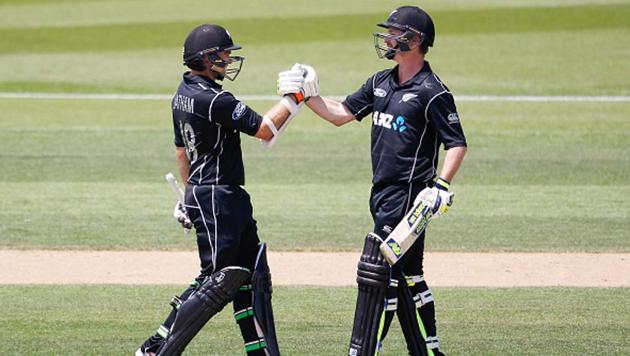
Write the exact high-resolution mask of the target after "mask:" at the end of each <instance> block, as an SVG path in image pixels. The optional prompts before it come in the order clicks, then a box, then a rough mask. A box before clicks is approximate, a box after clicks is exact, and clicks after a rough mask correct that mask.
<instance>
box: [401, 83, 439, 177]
mask: <svg viewBox="0 0 630 356" xmlns="http://www.w3.org/2000/svg"><path fill="white" fill-rule="evenodd" d="M433 76H434V77H435V79H436V80H437V81H438V82H439V83H440V84H442V82H440V80H439V79H438V78H437V77H436V76H435V75H433ZM442 88H444V85H443V84H442ZM444 93H449V91H448V90H446V89H444V90H443V91H441V92H439V93H437V94H435V95H434V96H433V97H432V98H431V99H430V100H429V102H428V103H427V106H426V107H425V108H424V120H425V122H424V131H422V136H421V137H420V144H419V145H418V149H417V150H416V156H415V157H414V159H413V167H411V173H410V174H409V182H411V179H412V178H413V172H414V171H415V170H416V162H417V161H418V153H419V152H420V146H422V140H423V138H424V134H425V133H426V130H427V126H428V124H429V116H428V113H429V106H431V103H432V102H433V100H435V98H437V97H438V96H440V95H442V94H444ZM435 152H436V153H435V154H437V151H435ZM434 161H435V155H434V156H433V161H431V166H432V167H433V171H434V172H435V171H436V170H437V168H436V167H435V165H434V164H433V162H434Z"/></svg>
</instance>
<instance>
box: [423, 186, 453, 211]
mask: <svg viewBox="0 0 630 356" xmlns="http://www.w3.org/2000/svg"><path fill="white" fill-rule="evenodd" d="M449 186H450V183H449V182H447V181H446V180H445V179H442V178H438V180H437V181H436V182H435V184H434V185H433V187H431V188H424V190H422V192H420V194H419V195H418V198H419V199H422V200H424V201H425V202H426V203H427V204H428V205H429V206H433V209H432V210H433V218H437V217H439V216H440V215H442V214H444V213H446V212H447V211H448V209H449V208H450V207H451V205H453V195H454V194H453V193H449V192H448V188H449Z"/></svg>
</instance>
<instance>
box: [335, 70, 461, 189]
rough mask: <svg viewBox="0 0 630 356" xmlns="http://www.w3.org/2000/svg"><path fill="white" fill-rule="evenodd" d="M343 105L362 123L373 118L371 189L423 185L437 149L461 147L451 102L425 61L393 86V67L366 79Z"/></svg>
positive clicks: (432, 168) (434, 167) (432, 172)
mask: <svg viewBox="0 0 630 356" xmlns="http://www.w3.org/2000/svg"><path fill="white" fill-rule="evenodd" d="M343 104H344V105H345V106H346V107H347V108H348V109H349V110H350V112H352V114H354V116H355V117H356V119H357V120H359V121H361V120H362V119H363V118H364V117H365V116H367V115H368V114H369V113H372V173H373V178H372V184H373V185H375V186H377V185H381V184H391V183H410V182H427V181H429V180H432V179H433V178H435V176H436V175H437V167H438V150H439V146H440V145H444V148H445V149H449V148H452V147H460V146H466V138H465V136H464V131H463V129H462V126H461V123H460V121H459V116H458V114H457V108H456V107H455V100H454V99H453V95H452V94H451V93H450V91H449V89H448V88H447V87H446V85H444V84H443V83H442V81H440V79H439V78H438V76H437V75H435V74H434V73H433V71H432V70H431V67H430V66H429V62H426V61H425V62H424V66H423V67H422V69H421V70H420V72H418V73H417V74H416V75H415V76H414V77H413V78H412V79H410V80H409V81H408V82H406V83H404V84H403V85H399V84H398V66H396V67H394V68H393V69H387V70H383V71H381V72H378V73H376V74H374V75H373V76H372V77H370V78H369V79H368V80H367V81H366V82H365V84H363V86H362V87H361V88H360V89H359V90H358V91H357V92H355V93H354V94H351V95H349V96H348V97H347V98H346V99H345V100H344V102H343Z"/></svg>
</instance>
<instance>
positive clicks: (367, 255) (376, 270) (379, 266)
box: [357, 232, 390, 288]
mask: <svg viewBox="0 0 630 356" xmlns="http://www.w3.org/2000/svg"><path fill="white" fill-rule="evenodd" d="M382 242H383V240H382V239H381V237H380V236H378V235H377V234H375V233H372V232H370V233H369V234H367V236H366V237H365V243H364V245H363V253H362V254H361V258H360V260H359V264H358V266H357V282H358V283H359V284H365V285H369V286H373V287H383V288H384V287H387V286H388V285H389V282H390V281H389V279H390V278H389V277H390V275H389V271H390V267H389V265H388V264H387V262H385V260H384V258H383V255H382V254H381V252H380V250H379V247H380V245H381V243H382Z"/></svg>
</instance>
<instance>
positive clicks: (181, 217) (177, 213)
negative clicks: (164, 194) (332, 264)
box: [173, 201, 193, 233]
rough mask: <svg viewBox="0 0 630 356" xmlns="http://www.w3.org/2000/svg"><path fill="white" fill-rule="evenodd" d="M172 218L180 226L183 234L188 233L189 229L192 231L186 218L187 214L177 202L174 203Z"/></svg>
mask: <svg viewBox="0 0 630 356" xmlns="http://www.w3.org/2000/svg"><path fill="white" fill-rule="evenodd" d="M173 217H174V218H175V220H177V222H178V223H180V224H181V225H182V227H183V228H184V230H185V232H186V233H188V232H189V231H190V229H192V226H193V224H192V221H190V218H189V217H188V212H186V208H185V207H184V205H183V204H182V203H180V202H179V201H178V202H177V203H175V208H174V209H173Z"/></svg>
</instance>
